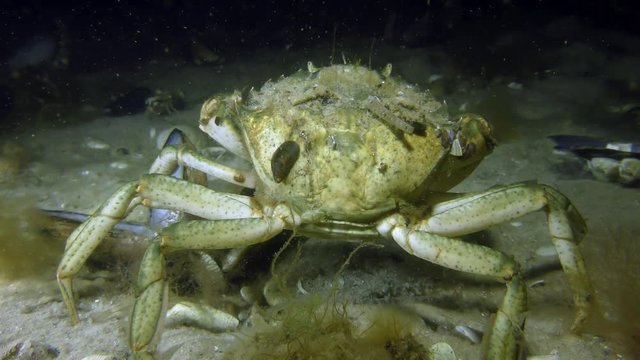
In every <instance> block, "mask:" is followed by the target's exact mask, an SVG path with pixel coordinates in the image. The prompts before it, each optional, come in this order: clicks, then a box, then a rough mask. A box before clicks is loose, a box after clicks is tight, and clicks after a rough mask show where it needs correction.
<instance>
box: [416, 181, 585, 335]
mask: <svg viewBox="0 0 640 360" xmlns="http://www.w3.org/2000/svg"><path fill="white" fill-rule="evenodd" d="M541 209H544V210H545V211H546V213H547V221H548V226H549V233H550V234H551V240H552V242H553V244H554V245H555V248H556V251H557V252H558V256H559V259H560V263H561V264H562V268H563V270H564V272H565V273H566V274H567V277H568V280H569V283H570V284H571V288H572V290H573V299H574V303H575V305H576V317H575V320H574V322H573V325H572V329H573V330H577V329H578V327H579V326H580V325H581V324H582V323H583V322H584V320H585V319H586V317H587V313H588V310H589V306H590V299H591V294H592V290H591V285H590V282H589V278H588V276H587V271H586V269H585V266H584V260H583V258H582V254H581V252H580V249H579V247H578V244H579V243H580V241H581V240H582V238H583V237H584V234H585V232H586V224H585V222H584V220H583V219H582V216H580V214H579V213H578V211H577V210H576V208H575V207H574V206H573V205H572V204H571V202H570V201H569V199H567V197H566V196H564V195H562V194H561V193H560V192H559V191H557V190H556V189H554V188H552V187H550V186H547V185H541V184H535V183H520V184H513V185H509V186H504V187H498V188H494V189H490V190H488V191H485V192H481V193H477V194H471V195H466V196H463V197H461V198H458V199H455V200H451V201H447V202H444V203H441V204H437V205H435V206H434V208H433V212H432V213H433V215H432V216H431V217H429V218H428V219H426V220H424V221H423V222H421V223H420V224H419V225H418V226H417V229H419V230H422V231H425V232H429V233H435V234H440V235H444V236H460V235H464V234H469V233H472V232H475V231H478V230H481V229H484V228H487V227H489V226H491V225H495V224H498V223H502V222H505V221H509V220H511V219H514V218H517V217H520V216H523V215H525V214H528V213H530V212H533V211H537V210H541Z"/></svg>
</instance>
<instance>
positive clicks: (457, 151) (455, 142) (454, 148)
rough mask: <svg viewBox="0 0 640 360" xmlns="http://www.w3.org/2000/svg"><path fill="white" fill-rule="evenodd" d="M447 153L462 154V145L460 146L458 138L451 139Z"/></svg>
mask: <svg viewBox="0 0 640 360" xmlns="http://www.w3.org/2000/svg"><path fill="white" fill-rule="evenodd" d="M449 153H450V154H451V155H453V156H462V146H460V140H458V139H455V140H453V143H452V144H451V150H450V151H449Z"/></svg>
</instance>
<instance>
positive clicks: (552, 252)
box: [536, 245, 558, 257]
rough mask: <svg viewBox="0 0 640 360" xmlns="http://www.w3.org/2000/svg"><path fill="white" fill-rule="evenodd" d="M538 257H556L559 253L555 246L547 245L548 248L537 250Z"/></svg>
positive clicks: (543, 247)
mask: <svg viewBox="0 0 640 360" xmlns="http://www.w3.org/2000/svg"><path fill="white" fill-rule="evenodd" d="M536 255H538V256H542V257H548V256H556V255H558V252H557V251H556V248H555V247H554V246H553V245H547V246H542V247H539V248H538V249H537V250H536Z"/></svg>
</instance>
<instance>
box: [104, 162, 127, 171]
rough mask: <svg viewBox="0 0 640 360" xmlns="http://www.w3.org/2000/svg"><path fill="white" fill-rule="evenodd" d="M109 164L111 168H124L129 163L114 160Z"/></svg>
mask: <svg viewBox="0 0 640 360" xmlns="http://www.w3.org/2000/svg"><path fill="white" fill-rule="evenodd" d="M109 166H110V167H111V168H112V169H118V170H124V169H126V168H128V167H129V164H127V163H126V162H124V161H114V162H112V163H111V164H109Z"/></svg>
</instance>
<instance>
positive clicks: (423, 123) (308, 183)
mask: <svg viewBox="0 0 640 360" xmlns="http://www.w3.org/2000/svg"><path fill="white" fill-rule="evenodd" d="M201 128H202V130H203V131H205V132H207V133H208V134H210V135H211V136H212V137H213V138H214V139H215V140H217V141H218V142H220V143H222V144H223V145H224V146H225V147H227V148H228V149H230V150H231V151H233V152H235V153H237V154H238V155H240V156H241V157H245V158H248V160H250V161H251V162H252V163H253V167H254V169H255V172H256V173H257V176H258V178H259V180H258V181H257V183H256V198H257V199H258V200H259V201H260V202H261V203H263V204H275V203H286V204H289V205H290V206H291V207H292V208H293V209H295V210H296V211H297V212H298V213H300V214H311V213H313V214H316V215H315V216H316V221H317V216H320V217H324V218H326V219H332V220H345V221H351V222H367V221H371V220H373V219H375V218H376V217H378V216H379V215H380V213H383V212H388V211H391V210H393V209H395V208H397V205H398V203H399V202H407V203H417V202H424V200H425V199H424V198H425V196H428V194H430V193H432V192H442V191H446V190H448V189H449V188H451V187H452V186H454V185H456V184H457V183H458V182H460V181H461V180H462V179H464V178H465V177H466V176H467V175H468V174H470V173H471V172H472V171H473V169H475V167H476V166H477V164H478V163H479V162H480V160H481V159H482V158H483V157H484V156H485V155H486V154H488V153H489V152H490V150H491V149H492V147H493V140H492V139H491V136H490V132H491V130H490V127H489V125H488V124H487V123H486V121H485V120H484V119H482V118H480V117H479V116H477V115H470V114H466V115H463V116H461V117H460V118H459V119H458V120H457V121H450V120H449V116H448V113H447V109H446V106H444V105H443V104H441V103H439V102H437V101H435V100H434V99H433V97H432V96H431V95H430V94H429V93H428V92H425V91H420V90H419V89H418V88H417V87H416V86H413V85H410V84H408V83H406V82H403V81H400V80H396V79H393V78H390V77H383V76H381V75H379V74H378V73H377V72H376V71H373V70H370V69H367V68H365V67H361V66H354V65H334V66H330V67H326V68H322V69H320V70H319V71H317V72H315V73H312V74H307V73H298V74H297V75H296V76H291V77H286V78H282V79H280V80H279V81H277V82H267V83H266V84H265V85H264V86H263V87H262V89H260V90H259V91H253V90H251V91H249V93H248V95H246V96H243V95H241V94H240V93H238V92H236V93H234V94H233V95H231V96H228V97H225V98H216V99H211V100H209V101H208V103H207V104H205V106H204V107H203V114H202V116H201ZM233 139H236V140H233ZM238 143H240V144H241V146H238ZM318 214H320V215H318ZM303 217H304V216H303Z"/></svg>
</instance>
